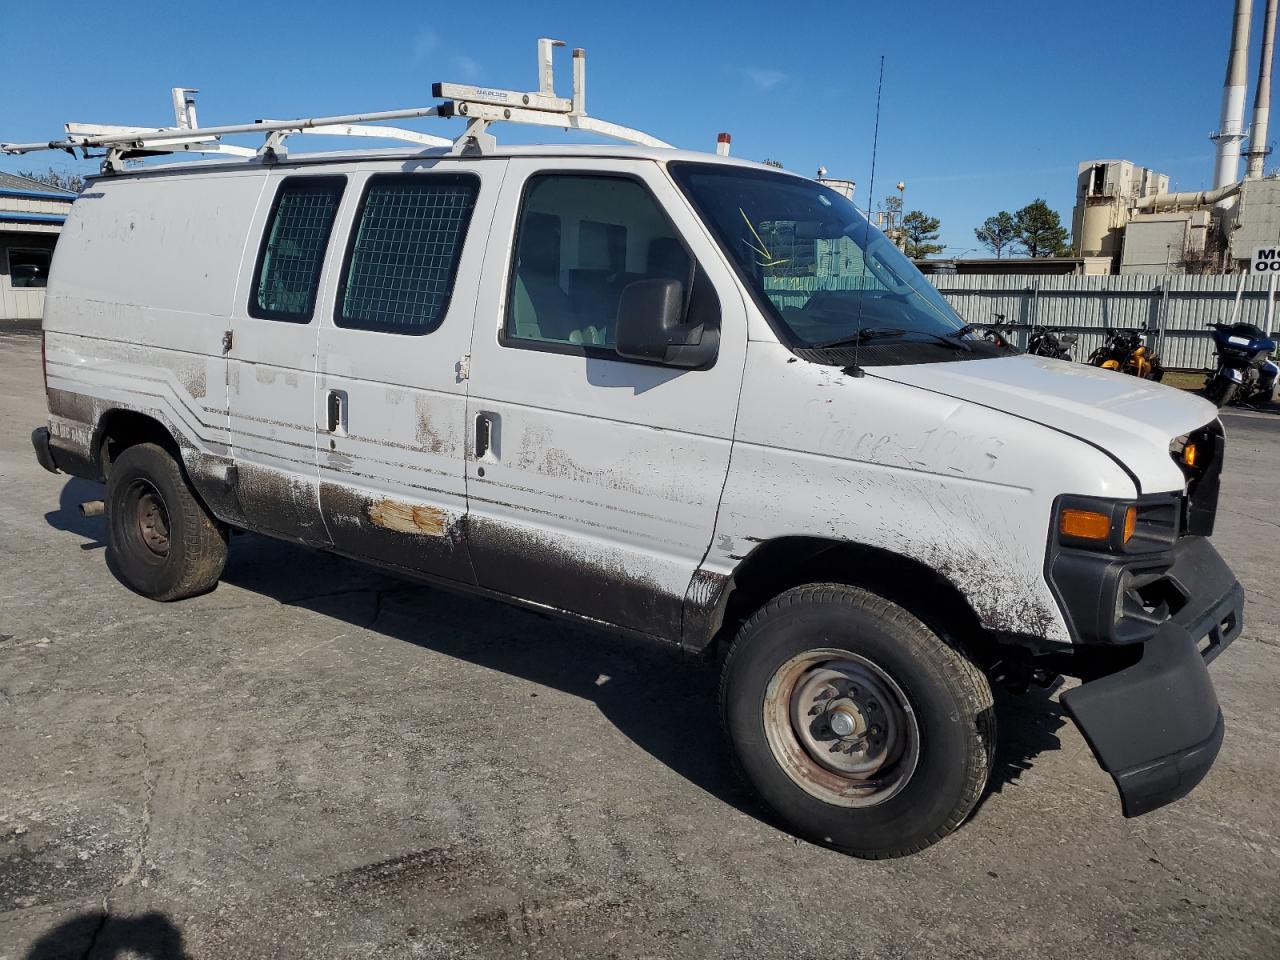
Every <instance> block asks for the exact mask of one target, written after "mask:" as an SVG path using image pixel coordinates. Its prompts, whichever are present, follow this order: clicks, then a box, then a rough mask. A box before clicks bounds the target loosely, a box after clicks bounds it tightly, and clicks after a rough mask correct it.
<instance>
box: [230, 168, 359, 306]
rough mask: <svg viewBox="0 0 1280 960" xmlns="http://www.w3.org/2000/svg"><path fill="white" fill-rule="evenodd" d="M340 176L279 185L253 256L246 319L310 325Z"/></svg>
mask: <svg viewBox="0 0 1280 960" xmlns="http://www.w3.org/2000/svg"><path fill="white" fill-rule="evenodd" d="M346 184H347V178H346V177H289V178H287V179H286V180H285V181H284V182H283V183H281V184H280V189H279V190H277V191H276V198H275V201H274V202H273V203H272V205H271V215H270V216H269V217H268V218H267V228H266V232H265V234H264V235H263V239H262V248H261V250H259V252H258V265H257V268H256V269H255V270H254V275H253V296H252V297H251V298H250V300H249V315H250V316H252V317H259V318H261V319H265V320H287V321H289V322H290V323H310V322H311V313H312V311H313V310H314V309H315V304H316V290H317V288H318V287H319V286H320V271H321V269H322V268H323V267H324V252H325V248H326V247H328V245H329V234H330V233H332V232H333V221H334V217H335V216H336V215H337V213H338V204H339V202H340V201H341V200H342V191H343V188H344V187H345V186H346Z"/></svg>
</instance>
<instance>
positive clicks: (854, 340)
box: [809, 327, 973, 353]
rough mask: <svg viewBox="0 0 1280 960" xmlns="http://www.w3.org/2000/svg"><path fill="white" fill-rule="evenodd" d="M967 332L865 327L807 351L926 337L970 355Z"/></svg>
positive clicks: (964, 330)
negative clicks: (886, 340) (890, 339)
mask: <svg viewBox="0 0 1280 960" xmlns="http://www.w3.org/2000/svg"><path fill="white" fill-rule="evenodd" d="M967 332H968V331H967V330H966V329H965V328H961V329H959V330H957V331H955V332H954V333H933V332H932V331H929V330H904V329H902V328H901V327H867V328H866V329H863V330H859V331H858V332H857V333H855V334H853V335H852V336H847V337H838V338H837V339H835V340H828V341H826V342H825V343H815V344H814V345H813V346H812V347H810V348H809V349H811V350H827V349H830V348H833V347H847V346H853V345H855V344H860V343H865V342H866V341H868V340H881V339H884V338H885V337H907V336H920V337H928V338H930V339H931V340H934V341H936V342H938V343H942V344H946V345H947V346H948V347H955V348H956V349H958V350H964V351H965V352H966V353H972V352H973V347H972V346H970V345H969V344H968V343H966V342H965V340H964V339H963V338H964V335H965V333H967ZM908 342H910V341H908Z"/></svg>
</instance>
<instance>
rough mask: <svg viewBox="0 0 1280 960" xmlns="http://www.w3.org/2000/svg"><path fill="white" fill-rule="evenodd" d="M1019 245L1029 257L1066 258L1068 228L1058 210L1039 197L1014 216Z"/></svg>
mask: <svg viewBox="0 0 1280 960" xmlns="http://www.w3.org/2000/svg"><path fill="white" fill-rule="evenodd" d="M1013 220H1014V224H1015V227H1016V229H1017V232H1018V243H1019V244H1021V245H1022V248H1023V249H1024V250H1026V251H1027V256H1029V257H1065V256H1067V255H1068V253H1069V250H1068V247H1067V228H1066V227H1064V226H1063V225H1062V218H1061V217H1059V216H1058V212H1057V211H1056V210H1052V209H1050V207H1049V205H1048V204H1047V203H1045V202H1044V201H1043V200H1041V199H1039V198H1038V197H1037V198H1036V199H1035V200H1032V201H1031V202H1030V203H1028V204H1027V205H1026V206H1025V207H1023V208H1022V209H1021V210H1019V211H1018V212H1017V213H1015V214H1014V215H1013Z"/></svg>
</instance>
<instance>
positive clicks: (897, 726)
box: [764, 648, 920, 807]
mask: <svg viewBox="0 0 1280 960" xmlns="http://www.w3.org/2000/svg"><path fill="white" fill-rule="evenodd" d="M764 731H765V737H766V739H767V740H768V742H769V748H770V749H771V750H772V751H773V756H774V759H775V760H777V762H778V765H779V766H780V767H782V769H783V770H784V771H785V772H786V774H787V776H788V777H790V778H791V779H792V781H794V782H795V784H796V785H797V786H799V787H800V788H801V789H803V790H804V791H805V792H806V793H809V794H810V795H812V796H814V797H816V798H817V799H819V800H822V801H824V802H826V803H831V804H835V805H837V806H842V807H869V806H875V805H876V804H879V803H884V802H885V801H886V800H888V799H889V798H891V797H893V796H895V795H896V794H897V793H898V792H899V791H900V790H902V788H903V787H905V786H906V785H907V782H908V781H909V780H910V779H911V777H912V775H913V774H914V773H915V771H916V766H917V764H918V763H919V760H920V725H919V723H918V722H917V720H916V715H915V711H914V710H913V709H912V707H911V702H910V701H909V700H908V699H907V696H906V694H905V693H904V692H903V690H902V688H901V687H900V686H899V685H898V684H897V683H896V682H895V681H894V679H893V678H892V677H890V676H889V674H888V673H886V672H885V671H884V670H883V669H881V668H880V667H879V666H877V665H876V664H874V663H872V662H871V661H870V660H868V659H866V658H865V657H860V656H858V655H857V654H855V653H850V652H849V651H848V650H839V649H835V648H823V649H818V650H809V651H806V652H805V653H802V654H800V655H798V656H795V657H792V658H791V659H790V660H788V661H787V662H786V663H784V664H783V665H782V666H781V667H779V668H778V670H777V671H776V672H775V673H774V675H773V677H772V678H771V679H770V681H769V685H768V687H767V688H766V689H765V697H764Z"/></svg>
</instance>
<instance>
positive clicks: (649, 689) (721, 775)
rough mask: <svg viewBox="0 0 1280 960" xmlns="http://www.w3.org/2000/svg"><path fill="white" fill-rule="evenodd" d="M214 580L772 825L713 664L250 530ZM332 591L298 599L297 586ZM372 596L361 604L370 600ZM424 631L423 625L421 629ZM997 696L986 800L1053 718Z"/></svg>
mask: <svg viewBox="0 0 1280 960" xmlns="http://www.w3.org/2000/svg"><path fill="white" fill-rule="evenodd" d="M223 580H224V581H226V582H227V583H231V584H235V585H236V586H238V587H242V588H244V589H246V590H249V591H252V592H254V593H258V594H261V595H263V596H267V597H270V598H272V599H274V600H276V601H278V602H280V603H282V604H286V605H290V606H295V607H300V608H303V609H307V610H311V611H313V612H316V613H321V614H324V615H327V616H331V617H334V618H336V619H339V620H343V621H345V622H347V623H350V624H352V625H353V626H356V627H361V628H365V629H371V630H376V631H377V632H379V633H381V634H383V635H385V636H389V637H393V638H395V639H397V640H401V641H404V642H406V643H411V644H414V645H415V646H420V647H423V648H425V649H429V650H433V651H435V652H437V653H442V654H445V655H446V656H449V657H453V658H456V659H460V660H465V661H467V662H470V663H474V664H476V665H478V666H483V667H486V668H488V669H491V670H498V671H501V672H503V673H506V674H509V675H512V676H517V677H520V678H522V679H525V680H528V681H531V682H533V683H537V684H540V685H543V686H546V687H550V688H554V689H556V690H560V691H562V692H565V693H568V694H571V695H573V696H576V697H580V698H582V699H584V700H588V701H591V702H593V703H595V705H596V706H597V707H598V708H599V710H600V712H601V713H602V714H603V715H604V716H605V717H606V718H607V719H608V720H609V721H610V722H611V723H613V724H614V725H615V726H616V727H617V729H618V730H619V731H620V732H621V733H623V734H624V735H625V736H627V737H628V738H629V739H631V740H632V742H634V743H635V744H636V745H637V746H639V747H641V748H642V749H644V750H645V751H646V752H648V753H649V754H650V755H651V756H653V757H654V758H655V759H657V760H659V761H660V762H662V763H663V764H665V765H666V766H668V767H669V768H671V769H672V770H673V771H675V772H676V773H678V774H680V775H681V776H683V777H684V778H685V779H687V780H689V781H690V782H691V783H693V784H695V785H696V786H698V787H700V788H701V789H703V790H705V791H706V792H707V793H709V794H711V795H712V796H715V797H716V798H717V799H719V800H721V801H722V802H724V803H727V804H729V805H730V806H732V807H734V808H736V809H738V810H740V811H741V812H743V813H746V814H748V815H749V816H752V817H755V818H757V819H760V820H763V821H765V822H769V823H772V822H773V821H772V818H771V817H770V816H769V814H768V813H767V811H766V810H765V808H764V807H763V805H761V804H759V803H758V802H757V801H756V800H755V798H754V797H753V796H752V795H751V794H750V793H749V792H748V791H747V790H746V788H745V787H743V786H742V785H741V784H740V783H739V781H738V779H737V777H736V776H735V774H734V771H733V767H732V763H731V761H730V757H729V752H728V747H727V744H726V742H725V740H724V736H723V734H722V732H721V726H720V715H719V713H720V712H719V707H718V703H717V682H718V679H719V664H718V663H717V662H714V661H711V660H703V659H695V658H689V657H686V656H685V655H683V654H680V653H678V652H676V651H675V650H674V649H668V648H663V647H659V646H657V645H653V644H649V643H647V642H645V641H643V640H636V639H632V638H629V637H625V636H618V635H615V634H612V633H609V632H606V631H602V630H595V629H592V628H591V627H589V626H582V625H578V624H576V623H570V622H567V621H563V620H560V619H558V618H553V617H550V616H548V615H545V614H540V613H537V612H531V611H527V610H523V609H519V608H515V607H511V606H508V605H506V604H502V603H500V602H498V601H495V600H488V599H484V598H478V597H469V596H465V595H461V594H453V593H451V592H449V591H447V590H443V589H433V588H430V587H425V586H420V585H417V584H413V583H408V582H405V581H401V580H396V579H393V578H391V577H388V576H386V575H384V574H382V573H381V572H380V571H377V570H374V569H373V568H371V567H367V566H365V565H363V564H359V563H357V562H355V561H351V560H346V559H344V558H341V557H337V556H333V555H330V554H326V553H322V552H318V551H311V550H307V549H305V548H302V547H297V546H294V545H292V544H287V543H284V542H281V541H276V540H272V539H269V538H266V537H259V536H256V535H252V534H250V535H246V536H243V537H237V538H235V540H234V541H233V544H232V549H231V555H230V559H229V562H228V565H227V569H226V572H225V573H224V575H223ZM308 584H333V585H335V586H334V588H333V589H332V590H330V591H326V592H323V593H321V592H319V591H312V592H310V593H308V592H306V590H307V588H306V587H305V586H300V585H308ZM370 594H372V596H373V598H374V600H373V603H372V604H371V603H370V600H369V596H370ZM426 624H429V625H430V629H426V628H425V627H424V625H426ZM1022 699H1023V700H1026V701H1029V702H1027V703H1022V702H1019V699H1018V698H1013V697H1010V696H1002V695H1000V694H997V698H996V702H997V707H996V709H997V716H998V724H999V727H1000V730H1001V740H1000V745H999V748H998V750H997V755H996V761H995V764H996V765H995V771H994V772H993V774H992V778H991V786H990V788H989V791H988V793H992V792H997V793H998V792H1000V790H1001V789H1002V788H1003V787H1004V786H1005V785H1006V784H1008V783H1010V782H1012V781H1014V780H1016V779H1017V778H1018V777H1019V776H1021V774H1022V771H1024V770H1026V769H1028V768H1029V767H1030V763H1031V760H1032V759H1033V758H1034V757H1035V756H1036V755H1038V754H1039V753H1041V752H1042V751H1044V750H1050V749H1055V748H1056V747H1057V746H1058V745H1059V741H1058V738H1057V737H1056V736H1054V735H1053V731H1054V730H1056V729H1057V728H1058V727H1060V726H1061V725H1062V723H1063V722H1064V721H1063V720H1062V718H1061V713H1060V712H1059V711H1058V709H1057V705H1056V704H1054V703H1053V702H1052V701H1051V700H1049V698H1048V694H1047V693H1046V692H1045V691H1035V692H1032V693H1031V694H1028V695H1027V697H1025V698H1022Z"/></svg>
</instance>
